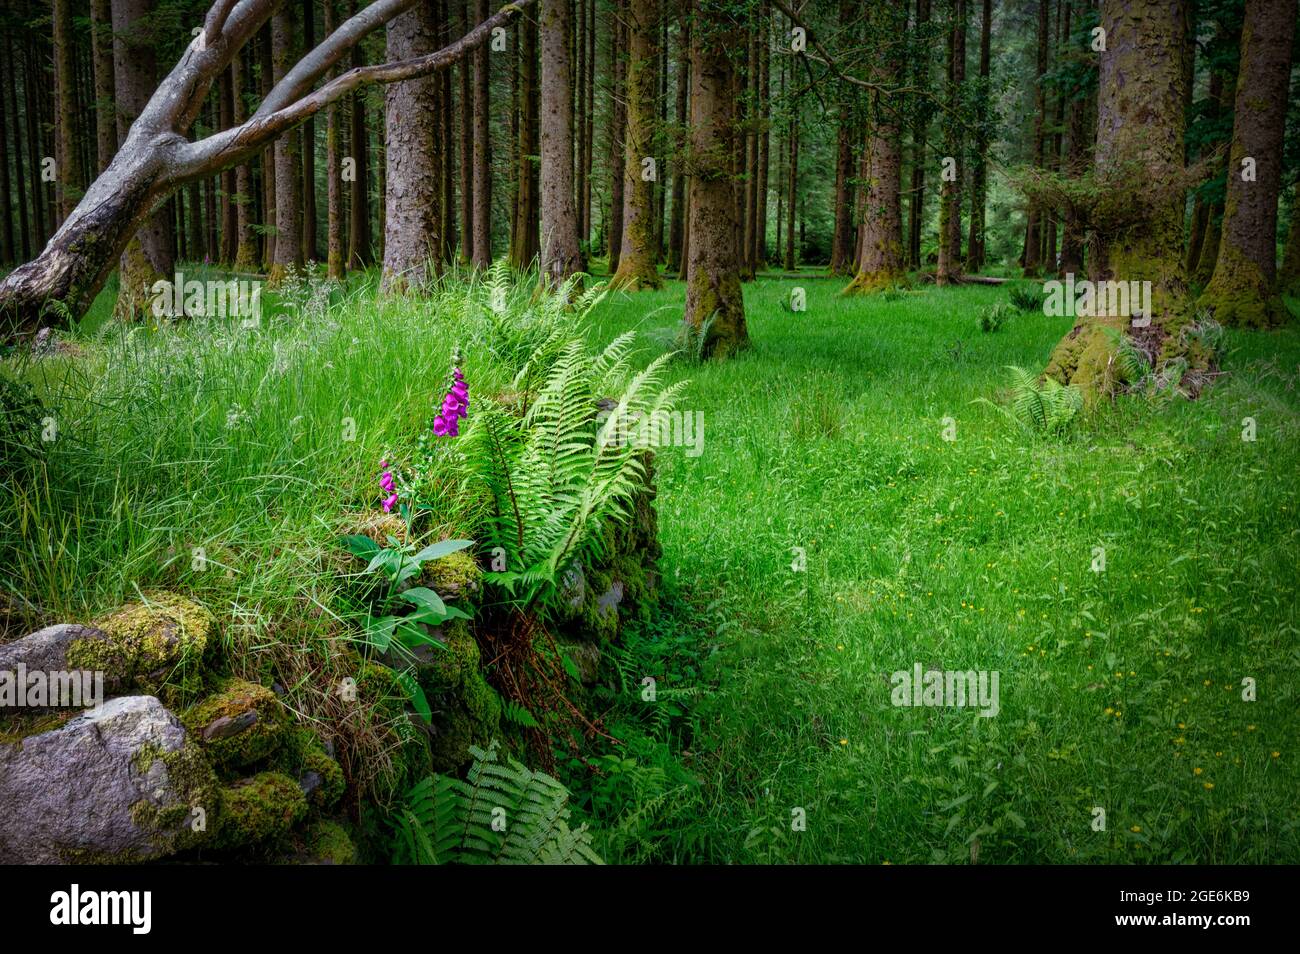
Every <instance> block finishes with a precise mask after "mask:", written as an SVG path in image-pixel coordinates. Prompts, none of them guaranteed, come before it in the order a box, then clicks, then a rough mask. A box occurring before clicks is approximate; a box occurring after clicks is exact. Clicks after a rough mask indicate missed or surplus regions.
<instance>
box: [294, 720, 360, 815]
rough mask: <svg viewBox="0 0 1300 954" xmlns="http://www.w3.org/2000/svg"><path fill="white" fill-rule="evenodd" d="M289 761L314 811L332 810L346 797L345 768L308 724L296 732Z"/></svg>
mask: <svg viewBox="0 0 1300 954" xmlns="http://www.w3.org/2000/svg"><path fill="white" fill-rule="evenodd" d="M292 740H293V741H292V745H291V746H290V749H291V753H292V755H291V757H290V758H289V759H287V760H286V761H287V762H289V763H290V765H291V767H292V770H293V774H294V775H295V776H297V778H298V784H299V786H300V787H301V788H302V790H303V792H304V793H305V794H306V796H307V803H308V804H309V805H310V806H311V807H312V809H313V810H315V811H329V810H331V809H332V808H334V806H335V805H337V804H338V802H339V799H340V798H342V797H343V790H344V789H345V788H346V787H347V783H346V781H345V780H344V778H343V769H342V768H341V767H340V766H339V763H338V762H336V761H335V760H334V758H333V757H332V756H331V755H330V754H329V752H327V751H326V750H325V745H324V743H323V742H321V739H320V736H318V735H317V734H316V733H315V732H313V731H312V730H311V729H308V728H299V729H296V730H295V731H294V732H293V736H292Z"/></svg>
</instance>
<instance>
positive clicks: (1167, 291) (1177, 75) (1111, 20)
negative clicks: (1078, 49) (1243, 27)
mask: <svg viewBox="0 0 1300 954" xmlns="http://www.w3.org/2000/svg"><path fill="white" fill-rule="evenodd" d="M1185 17H1186V10H1185V7H1184V5H1183V4H1182V3H1179V2H1174V0H1167V2H1161V3H1146V2H1139V0H1103V2H1102V5H1101V26H1102V29H1104V30H1105V31H1106V50H1105V52H1103V53H1101V54H1100V57H1101V59H1100V64H1099V75H1098V91H1097V145H1096V156H1095V162H1096V168H1097V175H1098V180H1099V182H1100V183H1101V184H1102V189H1103V190H1104V193H1105V194H1104V195H1103V197H1102V200H1101V202H1100V203H1098V205H1097V207H1095V208H1094V210H1093V217H1092V226H1093V228H1094V230H1095V232H1096V233H1097V237H1098V239H1099V242H1098V245H1099V247H1098V248H1097V249H1096V251H1095V253H1094V254H1090V256H1089V264H1090V268H1089V277H1090V278H1091V279H1092V280H1093V281H1116V282H1125V283H1128V282H1150V283H1151V308H1150V314H1144V315H1143V316H1142V319H1143V322H1144V323H1145V321H1146V319H1148V318H1149V319H1150V321H1149V324H1145V326H1133V324H1132V322H1131V319H1132V317H1133V316H1134V315H1135V314H1136V313H1137V310H1138V309H1137V307H1136V306H1135V304H1134V303H1133V302H1132V301H1130V302H1129V309H1128V312H1127V313H1123V312H1124V309H1123V308H1122V307H1113V306H1110V300H1111V298H1110V296H1109V295H1107V296H1106V299H1107V307H1100V305H1101V303H1100V302H1099V301H1098V302H1096V303H1095V304H1096V305H1097V306H1098V307H1096V308H1095V311H1096V312H1097V313H1096V314H1092V315H1086V316H1082V317H1080V318H1078V319H1077V323H1076V325H1075V327H1074V328H1073V329H1072V330H1071V331H1070V333H1069V334H1067V335H1066V336H1065V338H1063V339H1062V340H1061V342H1060V343H1059V344H1058V345H1057V346H1056V349H1055V350H1054V351H1053V352H1052V356H1051V359H1050V361H1049V363H1048V366H1047V369H1046V373H1047V374H1049V375H1051V376H1052V377H1054V378H1056V379H1057V380H1058V381H1060V382H1061V383H1063V384H1073V385H1076V386H1078V387H1079V389H1080V390H1081V391H1082V392H1083V395H1084V398H1085V400H1087V401H1092V400H1094V399H1096V398H1097V397H1098V396H1099V395H1102V394H1105V393H1108V392H1109V391H1111V390H1112V389H1113V388H1114V387H1115V386H1116V385H1118V384H1121V383H1123V376H1122V375H1123V372H1122V371H1121V369H1120V368H1119V367H1118V365H1117V364H1116V363H1115V361H1114V354H1115V344H1114V339H1113V337H1112V336H1113V335H1114V334H1115V333H1120V334H1125V333H1126V334H1128V335H1129V337H1130V339H1131V340H1132V342H1133V344H1134V346H1135V347H1137V348H1138V349H1139V350H1140V351H1142V352H1144V353H1145V354H1147V355H1148V356H1149V357H1150V358H1151V359H1152V360H1153V363H1154V365H1155V366H1156V367H1157V368H1163V367H1165V366H1166V365H1167V363H1168V362H1169V361H1170V360H1171V359H1173V358H1175V357H1185V358H1186V359H1187V360H1188V368H1187V370H1188V371H1189V372H1202V371H1204V370H1206V367H1207V361H1206V356H1205V355H1203V354H1199V353H1193V352H1192V351H1189V350H1188V349H1187V347H1186V343H1185V340H1184V336H1183V335H1182V334H1181V332H1182V330H1183V328H1184V327H1185V326H1186V325H1187V323H1188V321H1189V320H1190V316H1189V311H1190V308H1189V304H1190V303H1189V296H1188V291H1187V280H1186V269H1185V266H1184V262H1183V209H1184V197H1185V195H1186V182H1185V179H1186V176H1185V174H1184V169H1183V117H1184V113H1183V97H1184V90H1183V86H1184V83H1185V82H1186V73H1185V70H1184V65H1183V57H1184V56H1185V55H1186V43H1185V37H1186V19H1185ZM1096 298H1098V299H1100V298H1101V296H1100V295H1097V296H1096ZM1116 298H1118V296H1116ZM1111 312H1119V313H1111ZM1107 329H1110V330H1111V331H1110V333H1108V332H1107ZM1194 380H1195V379H1194Z"/></svg>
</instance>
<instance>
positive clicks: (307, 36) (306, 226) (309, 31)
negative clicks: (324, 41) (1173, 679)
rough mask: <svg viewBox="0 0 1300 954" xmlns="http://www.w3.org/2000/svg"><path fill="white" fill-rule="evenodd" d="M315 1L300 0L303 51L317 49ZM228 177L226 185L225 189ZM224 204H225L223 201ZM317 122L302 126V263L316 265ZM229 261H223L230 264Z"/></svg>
mask: <svg viewBox="0 0 1300 954" xmlns="http://www.w3.org/2000/svg"><path fill="white" fill-rule="evenodd" d="M315 6H316V4H315V0H302V33H303V49H305V50H311V49H315V47H316V9H315ZM227 177H230V178H229V185H227V184H226V183H227ZM222 188H225V189H227V190H229V189H233V188H234V172H233V170H227V171H226V172H225V173H224V174H223V175H222ZM223 201H224V200H223ZM316 219H317V215H316V120H314V119H308V120H307V121H306V122H305V123H303V124H302V259H303V261H304V262H315V261H318V260H319V259H320V254H319V250H318V249H317V248H316ZM221 221H222V227H223V228H227V227H228V225H229V223H230V219H229V215H228V213H226V212H225V211H223V212H222V216H221ZM229 260H230V259H226V261H229Z"/></svg>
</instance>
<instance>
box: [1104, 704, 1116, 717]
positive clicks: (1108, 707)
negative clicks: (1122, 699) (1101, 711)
mask: <svg viewBox="0 0 1300 954" xmlns="http://www.w3.org/2000/svg"><path fill="white" fill-rule="evenodd" d="M1105 711H1106V715H1110V714H1111V713H1112V712H1114V711H1115V710H1114V709H1112V708H1111V707H1110V706H1107V707H1106V710H1105Z"/></svg>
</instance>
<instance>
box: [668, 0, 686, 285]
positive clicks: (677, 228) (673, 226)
mask: <svg viewBox="0 0 1300 954" xmlns="http://www.w3.org/2000/svg"><path fill="white" fill-rule="evenodd" d="M680 6H681V11H680V18H679V27H678V33H677V42H678V50H677V96H676V103H675V110H674V115H675V121H676V126H677V128H678V129H680V130H684V129H685V128H686V107H687V102H688V95H687V94H688V93H689V91H690V62H691V32H690V31H691V26H690V23H691V20H690V7H689V4H687V3H685V2H682V3H681V4H680ZM686 181H687V176H686V164H685V163H684V162H677V163H675V164H674V167H673V206H672V213H671V216H670V218H669V220H668V271H669V272H672V273H678V272H680V271H681V268H682V236H683V234H684V233H685V231H686Z"/></svg>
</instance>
